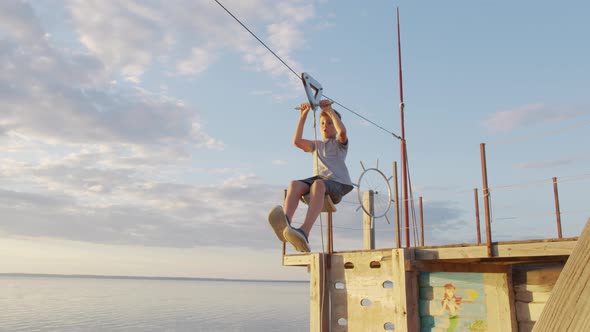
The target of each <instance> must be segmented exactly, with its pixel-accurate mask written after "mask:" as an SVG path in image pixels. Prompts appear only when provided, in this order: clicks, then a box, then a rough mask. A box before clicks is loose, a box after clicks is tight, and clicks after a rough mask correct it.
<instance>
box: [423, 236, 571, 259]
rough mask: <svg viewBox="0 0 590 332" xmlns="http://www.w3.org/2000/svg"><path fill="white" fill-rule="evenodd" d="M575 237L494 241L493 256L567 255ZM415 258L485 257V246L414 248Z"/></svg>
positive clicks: (486, 255)
mask: <svg viewBox="0 0 590 332" xmlns="http://www.w3.org/2000/svg"><path fill="white" fill-rule="evenodd" d="M576 243H577V240H576V239H565V240H563V241H543V240H538V241H527V242H516V243H494V244H493V246H492V249H493V253H494V258H503V257H515V258H518V257H550V256H568V255H570V254H571V252H572V250H573V248H574V246H575V245H576ZM414 250H415V252H416V253H415V255H416V259H417V260H436V259H474V258H487V257H488V254H487V247H486V246H477V245H470V246H444V247H427V248H420V249H414Z"/></svg>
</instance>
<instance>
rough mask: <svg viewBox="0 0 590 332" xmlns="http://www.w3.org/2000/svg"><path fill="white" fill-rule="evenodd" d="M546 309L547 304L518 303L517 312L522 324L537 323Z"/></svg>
mask: <svg viewBox="0 0 590 332" xmlns="http://www.w3.org/2000/svg"><path fill="white" fill-rule="evenodd" d="M543 308H545V303H535V302H521V301H516V310H517V311H518V312H519V320H520V321H522V322H527V321H530V322H536V321H537V320H538V319H539V317H540V316H541V312H542V311H543Z"/></svg>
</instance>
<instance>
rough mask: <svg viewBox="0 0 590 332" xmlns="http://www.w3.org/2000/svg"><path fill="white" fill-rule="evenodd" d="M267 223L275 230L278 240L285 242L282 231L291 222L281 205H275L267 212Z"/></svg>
mask: <svg viewBox="0 0 590 332" xmlns="http://www.w3.org/2000/svg"><path fill="white" fill-rule="evenodd" d="M268 223H269V224H270V227H272V229H273V230H274V231H275V234H276V235H277V237H278V238H279V240H280V241H281V242H287V240H286V239H285V236H284V235H283V233H284V231H285V229H286V228H288V227H289V225H290V224H291V223H290V222H289V219H288V218H287V216H286V215H285V212H284V211H283V207H282V206H280V205H277V206H275V207H274V208H272V209H271V210H270V212H269V213H268Z"/></svg>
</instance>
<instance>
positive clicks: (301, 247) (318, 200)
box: [283, 180, 326, 252]
mask: <svg viewBox="0 0 590 332" xmlns="http://www.w3.org/2000/svg"><path fill="white" fill-rule="evenodd" d="M325 192H326V186H325V184H324V181H322V180H316V181H314V183H313V184H312V185H311V188H310V192H309V194H310V195H309V196H310V198H309V207H308V209H307V214H306V216H305V221H304V222H303V225H301V228H298V229H297V228H293V227H291V226H289V227H287V228H285V231H284V233H283V236H284V237H285V239H286V240H287V241H289V243H291V244H292V245H293V247H295V249H296V250H297V251H301V252H310V249H309V241H308V239H307V235H308V234H309V232H310V231H311V227H312V226H313V224H314V223H315V220H316V219H317V217H318V216H319V214H320V212H321V211H322V206H323V204H324V195H325Z"/></svg>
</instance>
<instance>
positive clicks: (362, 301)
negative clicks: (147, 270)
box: [326, 249, 396, 332]
mask: <svg viewBox="0 0 590 332" xmlns="http://www.w3.org/2000/svg"><path fill="white" fill-rule="evenodd" d="M392 265H393V264H392V251H391V249H389V250H383V251H380V250H374V251H370V252H369V251H362V252H361V251H359V252H345V253H336V254H334V255H333V256H332V257H331V262H330V268H329V269H328V273H327V275H326V276H327V278H328V280H327V283H326V285H327V288H328V289H327V292H328V293H329V299H330V301H328V305H329V306H330V309H331V310H330V315H329V316H330V326H331V331H333V332H343V331H395V330H396V329H395V324H396V317H395V315H396V310H395V309H396V308H395V301H394V296H395V294H394V293H395V289H394V287H396V285H395V278H394V276H393V270H394V269H393V268H392Z"/></svg>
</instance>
